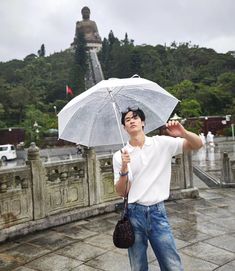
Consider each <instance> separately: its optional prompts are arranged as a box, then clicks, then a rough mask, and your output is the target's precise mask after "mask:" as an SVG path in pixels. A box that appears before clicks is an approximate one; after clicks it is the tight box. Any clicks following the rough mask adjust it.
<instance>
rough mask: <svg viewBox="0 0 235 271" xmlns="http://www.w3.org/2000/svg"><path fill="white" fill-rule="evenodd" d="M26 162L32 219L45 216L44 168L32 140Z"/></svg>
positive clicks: (37, 149)
mask: <svg viewBox="0 0 235 271" xmlns="http://www.w3.org/2000/svg"><path fill="white" fill-rule="evenodd" d="M27 164H28V165H29V166H30V168H31V175H32V195H33V219H34V220H37V219H40V218H43V217H45V193H46V191H45V169H44V167H43V164H42V161H41V160H40V155H39V148H38V147H37V146H36V144H35V143H34V142H32V143H31V144H30V147H29V149H28V161H27Z"/></svg>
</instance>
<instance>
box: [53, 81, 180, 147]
mask: <svg viewBox="0 0 235 271" xmlns="http://www.w3.org/2000/svg"><path fill="white" fill-rule="evenodd" d="M177 103H178V99H176V98H175V97H174V96H172V95H171V94H170V93H168V92H167V91H166V90H164V89H163V88H162V87H160V86H159V85H158V84H156V83H154V82H152V81H149V80H147V79H143V78H139V77H131V78H125V79H116V78H115V79H108V80H103V81H101V82H99V83H98V84H96V85H95V86H93V87H92V88H90V89H88V90H87V91H85V92H83V93H82V94H80V95H78V96H77V97H75V98H73V99H72V100H71V101H70V102H69V103H68V104H67V105H66V106H65V107H64V108H63V109H62V110H61V111H60V112H59V114H58V122H59V138H61V139H64V140H67V141H70V142H74V143H79V144H82V145H85V146H88V147H95V146H102V145H103V146H105V145H115V144H121V143H122V144H124V142H126V140H127V137H128V135H127V134H126V132H125V130H124V129H123V127H122V125H121V121H120V119H121V112H123V111H125V110H126V109H127V108H128V107H133V106H135V107H139V108H141V109H142V110H143V111H144V113H145V115H146V120H145V133H148V132H150V131H152V130H154V129H156V128H158V127H160V126H162V125H164V124H165V123H166V122H167V120H168V119H169V117H170V115H171V113H172V111H173V110H174V108H175V106H176V105H177Z"/></svg>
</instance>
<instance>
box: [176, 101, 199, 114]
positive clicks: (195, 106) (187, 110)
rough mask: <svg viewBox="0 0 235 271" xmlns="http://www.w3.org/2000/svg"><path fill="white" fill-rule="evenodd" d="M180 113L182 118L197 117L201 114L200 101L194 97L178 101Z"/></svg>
mask: <svg viewBox="0 0 235 271" xmlns="http://www.w3.org/2000/svg"><path fill="white" fill-rule="evenodd" d="M180 108H181V110H180V114H181V116H182V117H184V118H189V117H199V116H200V115H201V106H200V103H199V102H198V101H196V100H194V99H185V100H183V101H182V102H181V103H180Z"/></svg>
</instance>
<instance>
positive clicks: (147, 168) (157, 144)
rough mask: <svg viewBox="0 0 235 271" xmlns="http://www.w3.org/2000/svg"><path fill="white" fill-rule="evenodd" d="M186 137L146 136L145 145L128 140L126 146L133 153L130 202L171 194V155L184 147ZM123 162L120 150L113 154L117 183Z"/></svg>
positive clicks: (153, 201) (146, 201) (147, 202)
mask: <svg viewBox="0 0 235 271" xmlns="http://www.w3.org/2000/svg"><path fill="white" fill-rule="evenodd" d="M183 140H184V139H183V138H179V137H177V138H174V137H170V136H153V137H147V136H145V143H144V145H143V147H142V148H140V147H133V146H131V145H130V144H129V143H127V145H126V146H125V147H124V149H126V150H127V151H128V153H129V154H130V159H131V162H130V164H129V165H128V166H129V174H128V177H129V180H130V181H131V188H130V191H129V194H128V202H129V203H134V202H136V203H139V204H143V205H153V204H156V203H158V202H161V201H163V200H166V199H167V198H168V197H169V193H170V179H171V158H172V156H175V155H177V154H180V153H182V151H183ZM121 165H122V160H121V152H120V151H117V152H116V153H115V154H114V156H113V168H114V183H115V184H116V182H117V181H118V180H119V178H120V175H119V172H120V169H121Z"/></svg>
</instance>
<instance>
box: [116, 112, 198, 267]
mask: <svg viewBox="0 0 235 271" xmlns="http://www.w3.org/2000/svg"><path fill="white" fill-rule="evenodd" d="M121 122H122V124H123V126H124V129H125V130H126V132H127V133H128V135H129V142H128V143H127V145H126V146H125V147H124V148H123V150H122V152H120V151H118V152H116V153H115V154H114V157H113V167H114V176H115V180H114V181H115V187H116V191H117V193H118V194H119V195H120V196H124V193H125V188H126V182H128V214H129V217H130V220H131V222H132V225H133V228H134V232H135V243H134V245H133V246H132V247H130V248H129V249H128V254H129V259H130V265H131V270H132V271H147V270H148V262H147V246H148V240H149V242H150V244H151V246H152V249H153V251H154V253H155V255H156V257H157V259H158V262H159V265H160V268H161V270H162V271H181V270H183V267H182V264H181V260H180V257H179V255H178V252H177V249H176V246H175V241H174V238H173V235H172V233H171V229H170V226H169V222H168V219H167V216H166V211H165V207H164V200H166V199H167V198H168V197H169V192H170V178H171V158H172V156H175V155H177V154H180V153H182V152H183V151H189V150H196V149H199V148H200V147H201V146H202V142H201V139H200V137H199V136H197V135H196V134H194V133H192V132H189V131H187V130H186V129H184V127H183V126H182V125H181V124H180V123H179V122H178V121H169V122H168V123H167V124H166V128H167V132H168V134H169V136H153V137H147V136H146V135H145V134H144V125H145V114H144V112H143V111H142V110H141V109H139V108H128V109H127V111H126V112H124V113H122V119H121Z"/></svg>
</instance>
